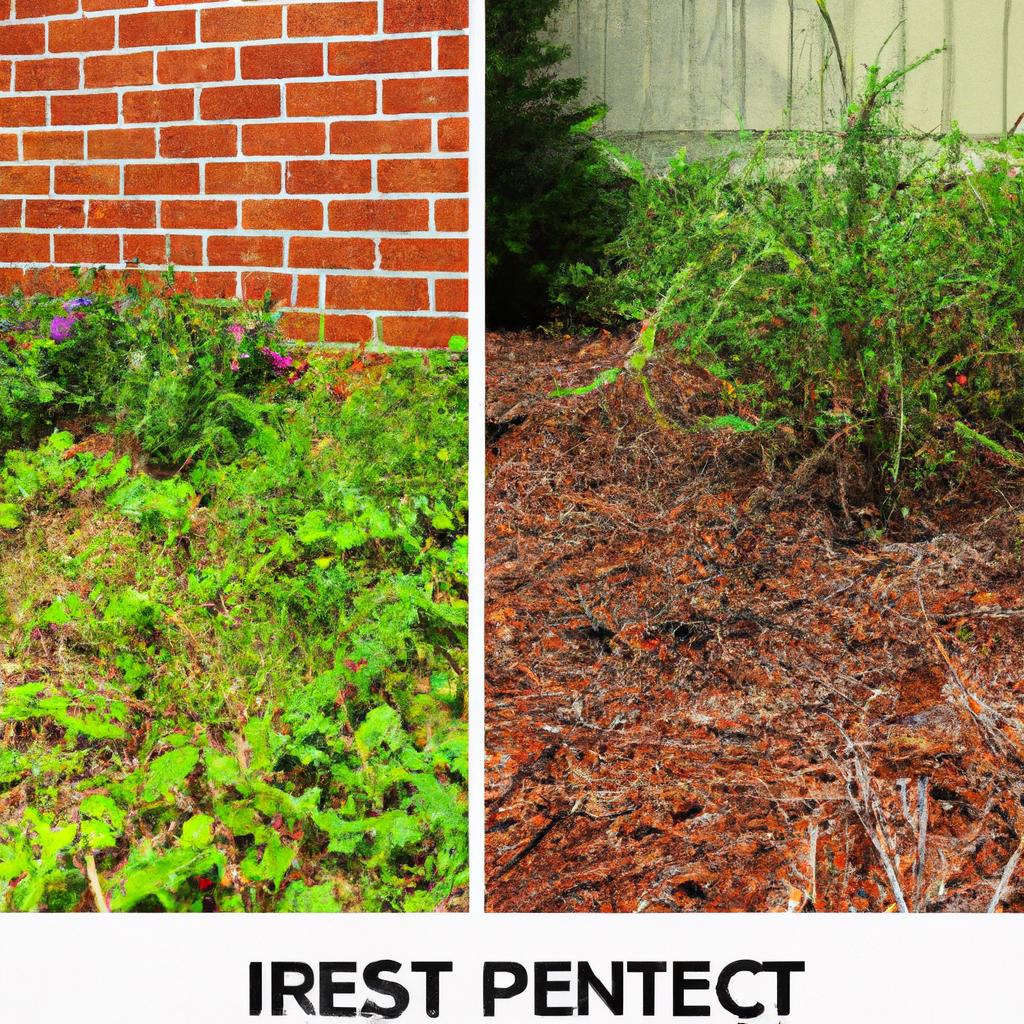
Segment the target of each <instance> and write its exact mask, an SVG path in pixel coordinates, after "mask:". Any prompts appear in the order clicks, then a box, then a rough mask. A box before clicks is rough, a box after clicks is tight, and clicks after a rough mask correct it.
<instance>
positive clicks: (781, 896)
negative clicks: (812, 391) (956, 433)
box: [486, 331, 1024, 912]
mask: <svg viewBox="0 0 1024 1024" xmlns="http://www.w3.org/2000/svg"><path fill="white" fill-rule="evenodd" d="M633 340H634V334H633V333H632V332H629V331H626V332H623V333H622V334H620V335H610V334H602V335H597V336H592V337H589V338H577V337H562V336H559V335H556V336H547V335H544V334H494V335H491V336H490V337H489V339H488V408H487V418H488V446H489V453H488V460H489V483H488V488H489V495H488V509H487V533H488V539H487V573H488V595H487V598H488V606H487V655H488V667H487V752H488V753H487V792H486V798H487V830H488V838H487V889H488V908H489V909H490V910H491V911H520V912H521V911H547V912H564V911H622V912H634V911H640V910H647V911H785V910H791V911H809V910H817V911H851V910H857V911H885V910H890V909H902V906H906V907H907V908H908V909H911V910H914V909H921V910H929V911H984V910H987V909H989V907H990V905H991V904H992V903H993V900H994V899H995V898H996V897H997V896H998V904H999V907H1000V909H1002V910H1004V911H1021V910H1024V867H1021V869H1020V870H1019V872H1017V876H1019V878H1018V877H1017V876H1015V875H1014V870H1015V868H1016V863H1017V861H1016V859H1015V856H1019V850H1020V849H1021V844H1022V836H1024V807H1022V802H1021V795H1022V793H1024V773H1022V763H1024V730H1022V729H1021V727H1020V725H1019V723H1018V720H1017V719H1018V716H1019V715H1020V712H1021V702H1022V693H1024V594H1022V589H1024V587H1022V569H1024V556H1022V553H1021V549H1022V546H1024V482H1022V480H1021V478H1020V475H1019V474H1017V475H1016V476H1014V475H1012V474H1008V473H1007V471H1006V470H1005V468H1003V467H999V466H997V465H995V464H992V465H991V466H988V467H982V468H981V469H979V470H978V471H977V473H975V475H974V476H973V477H972V479H971V482H970V486H969V487H965V486H963V485H961V486H960V487H957V488H952V487H951V488H950V490H949V493H947V494H944V495H940V496H938V497H935V498H930V499H929V500H928V502H927V504H926V506H925V507H923V510H922V511H919V512H915V513H913V514H912V515H911V516H910V518H909V520H908V521H907V522H906V524H904V526H903V527H902V528H901V530H900V532H899V533H898V534H892V533H890V534H889V535H888V536H885V537H882V538H881V539H878V538H879V536H880V534H879V533H878V532H877V527H878V525H879V522H878V518H877V510H875V509H873V508H871V507H870V506H865V505H860V504H858V499H857V497H856V495H855V494H851V495H849V496H848V498H849V503H848V504H847V503H846V497H847V496H844V501H843V504H844V505H846V511H848V513H849V516H850V519H849V520H847V518H846V512H843V513H842V514H841V513H840V506H839V505H837V502H836V501H835V500H834V492H835V473H834V471H833V470H832V468H831V467H830V465H829V463H828V461H827V460H818V461H817V462H816V463H810V464H805V466H804V467H803V468H802V470H801V471H800V472H799V473H797V474H795V475H794V473H793V472H792V470H791V468H786V469H783V468H781V467H778V468H775V467H773V466H772V463H771V460H770V459H769V458H766V457H765V454H764V451H763V450H764V448H765V441H764V439H763V437H760V436H759V435H757V434H742V435H740V434H734V433H731V432H728V431H725V432H723V431H715V432H712V431H707V430H700V429H698V426H699V422H700V420H701V417H705V416H714V415H717V414H719V413H723V412H727V411H728V410H726V409H725V408H723V407H721V404H720V400H719V396H720V394H721V386H720V384H719V383H718V382H717V381H715V380H714V378H712V377H710V376H709V375H708V374H706V373H704V372H703V371H701V370H699V369H696V368H693V367H691V366H687V365H686V364H685V363H683V362H680V361H678V360H677V359H676V358H675V357H672V356H667V357H661V358H659V359H656V360H655V361H653V362H652V363H651V364H650V365H649V366H648V377H649V381H650V385H651V388H652V391H653V394H654V396H655V398H656V401H657V404H658V406H659V408H661V409H662V410H664V411H670V413H671V417H672V419H673V420H674V421H675V423H676V424H679V425H681V426H682V427H683V429H680V428H679V426H675V427H672V426H666V425H664V424H662V425H659V422H658V421H657V419H656V417H655V416H654V415H653V414H652V411H651V409H650V407H649V405H648V404H647V402H646V401H645V399H644V395H643V391H642V388H641V387H640V385H639V383H638V382H637V381H636V379H634V378H631V377H629V376H627V375H623V376H622V377H620V378H619V380H618V382H616V383H615V384H613V385H611V386H609V387H606V388H603V389H600V390H598V391H595V392H592V393H590V394H587V395H583V396H579V397H569V398H550V397H548V396H549V394H550V392H551V391H552V389H554V388H556V387H575V386H580V385H585V384H587V383H589V382H590V381H592V380H593V379H594V377H595V376H596V375H597V374H598V373H599V372H601V371H602V370H605V369H608V368H610V367H614V366H619V365H621V364H622V362H623V359H624V355H625V353H626V352H627V351H628V350H629V347H630V345H631V344H632V342H633ZM922 851H923V856H922ZM1018 883H1019V884H1018Z"/></svg>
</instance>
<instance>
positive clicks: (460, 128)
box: [437, 117, 469, 153]
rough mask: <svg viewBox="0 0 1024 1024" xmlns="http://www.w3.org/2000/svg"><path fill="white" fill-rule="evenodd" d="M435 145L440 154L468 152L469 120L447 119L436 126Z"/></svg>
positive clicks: (465, 118) (464, 118)
mask: <svg viewBox="0 0 1024 1024" xmlns="http://www.w3.org/2000/svg"><path fill="white" fill-rule="evenodd" d="M437 144H438V148H439V149H440V150H441V152H442V153H466V152H468V151H469V118H468V117H448V118H445V119H444V120H443V121H439V122H438V124H437Z"/></svg>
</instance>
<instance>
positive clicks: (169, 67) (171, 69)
mask: <svg viewBox="0 0 1024 1024" xmlns="http://www.w3.org/2000/svg"><path fill="white" fill-rule="evenodd" d="M234 77H235V51H234V50H232V49H229V48H217V49H210V50H162V51H161V52H160V53H158V54H157V56H156V78H157V81H158V82H160V83H161V84H163V85H174V84H177V83H182V82H228V81H230V80H231V79H232V78H234Z"/></svg>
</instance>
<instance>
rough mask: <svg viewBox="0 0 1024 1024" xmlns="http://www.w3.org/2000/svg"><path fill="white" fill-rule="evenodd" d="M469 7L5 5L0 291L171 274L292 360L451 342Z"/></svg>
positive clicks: (245, 1) (458, 269) (462, 199)
mask: <svg viewBox="0 0 1024 1024" xmlns="http://www.w3.org/2000/svg"><path fill="white" fill-rule="evenodd" d="M467 7H468V0H299V2H295V3H273V2H269V3H268V2H265V0H227V2H211V3H207V2H200V3H188V2H182V0H0V285H10V284H12V283H14V282H23V283H24V284H25V286H26V287H29V288H31V287H47V286H48V287H57V286H60V285H61V284H62V283H63V282H64V280H65V278H66V276H67V274H66V273H65V272H62V271H60V270H58V271H54V270H53V269H52V268H54V267H57V268H61V267H69V266H71V265H75V264H79V265H90V266H91V265H105V266H107V267H110V268H115V267H116V268H125V267H128V268H133V267H139V268H159V267H162V266H164V265H166V264H167V263H169V262H170V263H173V264H174V265H175V267H176V268H179V269H180V271H181V277H182V279H183V280H186V281H187V282H188V283H189V285H190V286H191V287H193V288H194V290H196V291H197V292H198V293H199V294H203V295H207V296H221V295H234V294H241V295H245V296H247V297H254V296H259V295H262V294H263V292H264V291H265V290H266V289H268V288H269V289H270V290H271V292H272V293H273V294H274V296H275V298H277V299H278V300H279V301H281V302H282V303H283V304H284V305H285V307H286V308H287V309H289V310H290V311H291V312H289V313H288V314H287V316H286V318H285V321H284V322H285V324H286V325H287V329H288V332H289V333H290V334H291V335H292V336H294V337H301V338H304V339H305V340H310V341H313V340H316V339H317V337H318V334H319V331H320V329H321V324H322V325H323V328H324V337H325V339H326V340H327V341H340V342H361V341H369V340H377V341H382V342H384V343H386V344H390V345H411V346H419V345H443V344H447V342H448V339H449V337H450V336H451V335H452V334H453V333H459V334H465V333H466V321H465V312H466V309H467V270H468V244H469V243H468V236H467V228H468V202H467V190H468V166H467V165H468V159H467V148H468V118H467V114H466V111H467V110H468V97H467V86H468V76H467V72H466V68H467V66H468V47H467V35H466V28H467V25H468V10H467ZM322 313H323V314H325V315H324V316H323V318H321V314H322Z"/></svg>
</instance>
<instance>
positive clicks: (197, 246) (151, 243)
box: [123, 235, 203, 267]
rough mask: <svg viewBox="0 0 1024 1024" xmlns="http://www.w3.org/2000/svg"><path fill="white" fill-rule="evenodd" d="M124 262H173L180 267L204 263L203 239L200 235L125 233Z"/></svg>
mask: <svg viewBox="0 0 1024 1024" xmlns="http://www.w3.org/2000/svg"><path fill="white" fill-rule="evenodd" d="M123 246H124V262H125V263H136V264H143V265H148V266H164V265H165V264H167V263H173V264H174V265H175V266H178V267H196V266H202V263H203V239H202V236H200V235H125V236H124V242H123Z"/></svg>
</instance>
